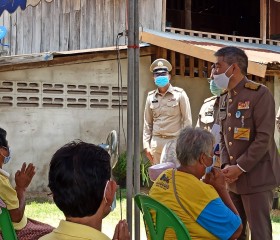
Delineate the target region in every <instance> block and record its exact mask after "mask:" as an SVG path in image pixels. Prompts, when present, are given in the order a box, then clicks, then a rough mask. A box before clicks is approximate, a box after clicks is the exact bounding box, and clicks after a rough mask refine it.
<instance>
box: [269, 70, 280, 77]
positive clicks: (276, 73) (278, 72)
mask: <svg viewBox="0 0 280 240" xmlns="http://www.w3.org/2000/svg"><path fill="white" fill-rule="evenodd" d="M266 76H280V70H266Z"/></svg>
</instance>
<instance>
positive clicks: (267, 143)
mask: <svg viewBox="0 0 280 240" xmlns="http://www.w3.org/2000/svg"><path fill="white" fill-rule="evenodd" d="M215 56H216V57H217V60H216V63H215V72H214V81H215V83H216V84H217V86H218V87H220V88H224V89H227V92H226V93H224V94H222V95H221V97H220V112H219V118H220V125H221V160H222V168H223V170H222V171H223V173H224V175H225V178H226V181H227V183H228V190H229V193H230V197H231V199H232V200H233V202H234V204H235V206H236V208H237V210H238V212H239V214H240V217H241V219H242V223H243V232H242V234H241V236H240V238H238V239H245V238H246V233H245V232H246V222H247V221H248V223H249V227H250V230H251V236H252V239H253V240H264V239H265V240H271V239H272V226H271V220H270V210H271V206H272V201H273V189H274V188H275V187H276V186H278V185H279V184H280V171H279V169H280V156H279V153H278V151H277V147H276V144H275V141H274V128H275V122H274V121H271V119H275V103H274V98H273V96H272V94H271V93H270V91H269V89H268V88H267V87H265V86H264V85H261V84H257V83H255V82H253V81H250V80H248V79H247V78H246V74H247V68H248V57H247V56H246V54H245V52H244V51H242V50H241V49H238V48H236V47H225V48H222V49H220V50H218V51H217V52H216V53H215Z"/></svg>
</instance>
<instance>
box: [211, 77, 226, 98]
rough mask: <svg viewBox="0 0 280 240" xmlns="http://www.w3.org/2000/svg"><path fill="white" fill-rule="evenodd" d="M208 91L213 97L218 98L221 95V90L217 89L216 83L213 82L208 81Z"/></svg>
mask: <svg viewBox="0 0 280 240" xmlns="http://www.w3.org/2000/svg"><path fill="white" fill-rule="evenodd" d="M210 91H211V93H212V94H213V95H215V96H220V95H221V93H222V92H223V89H221V88H219V87H218V86H217V85H216V83H215V82H214V80H211V81H210Z"/></svg>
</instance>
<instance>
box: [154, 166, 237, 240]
mask: <svg viewBox="0 0 280 240" xmlns="http://www.w3.org/2000/svg"><path fill="white" fill-rule="evenodd" d="M172 171H173V170H172V169H168V170H166V171H165V172H163V173H162V174H161V175H160V176H159V177H158V178H157V180H156V181H155V183H154V185H153V186H152V188H151V190H150V194H149V195H150V196H151V197H152V198H154V199H156V200H158V201H159V202H161V203H162V204H164V205H165V206H167V207H169V208H170V209H171V210H173V211H174V212H175V213H176V214H177V215H178V217H179V218H180V219H181V220H182V222H183V223H184V224H185V225H186V227H187V229H188V230H189V233H190V235H191V238H192V239H193V240H195V239H197V240H201V239H203V240H206V239H207V240H210V239H211V240H214V239H229V238H230V237H231V236H232V234H233V233H234V232H235V231H236V230H237V229H238V227H239V226H240V224H241V220H240V218H239V216H237V215H236V214H234V213H233V212H232V211H231V210H230V209H229V208H228V207H227V206H226V205H225V204H224V203H223V201H222V200H221V198H220V197H219V195H218V193H217V192H216V190H215V189H214V188H213V187H212V186H211V185H209V184H205V183H204V182H202V181H200V180H199V179H197V178H196V177H195V176H193V175H191V174H188V173H184V172H180V171H175V175H174V176H175V184H176V192H177V195H178V198H179V199H180V201H181V204H182V205H183V206H184V208H185V209H187V211H188V213H186V212H185V211H184V210H183V209H182V207H181V206H180V204H179V203H178V201H177V199H176V196H175V193H174V189H173V182H174V179H173V176H172ZM164 239H165V240H167V239H168V240H169V239H170V240H171V239H172V240H174V239H176V237H175V236H174V233H172V232H170V230H169V229H167V231H166V235H165V238H164Z"/></svg>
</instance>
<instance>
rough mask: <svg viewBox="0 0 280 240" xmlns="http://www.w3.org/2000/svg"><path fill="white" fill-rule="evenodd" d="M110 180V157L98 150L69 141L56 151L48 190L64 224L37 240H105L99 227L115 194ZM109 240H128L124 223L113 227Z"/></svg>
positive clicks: (85, 144) (102, 150) (128, 235)
mask: <svg viewBox="0 0 280 240" xmlns="http://www.w3.org/2000/svg"><path fill="white" fill-rule="evenodd" d="M110 178H111V164H110V155H109V154H108V152H107V151H106V150H104V149H103V148H102V147H99V146H96V145H94V144H91V143H85V142H82V141H73V142H70V143H68V144H66V145H64V146H63V147H61V148H60V149H58V150H57V151H56V152H55V154H54V155H53V157H52V159H51V162H50V170H49V185H48V186H49V188H50V190H51V192H52V195H53V200H54V202H55V204H56V205H57V207H58V208H59V209H60V210H61V211H62V212H63V213H64V215H65V217H66V220H65V221H64V220H61V221H60V224H59V226H58V228H57V229H55V230H54V231H53V232H52V233H50V234H48V235H46V236H44V237H42V238H40V239H41V240H62V239H68V240H71V239H80V238H82V239H89V240H95V239H96V240H97V239H98V240H107V239H109V238H108V237H107V236H106V235H105V234H103V233H102V232H101V227H102V220H103V218H104V217H106V216H107V215H108V214H109V213H110V211H111V206H112V203H113V201H114V196H115V193H116V190H117V185H116V182H115V181H113V180H110ZM113 239H116V240H117V239H118V240H129V239H130V234H129V232H128V225H127V223H126V221H125V220H123V221H120V222H119V223H118V224H117V226H116V229H115V234H114V236H113Z"/></svg>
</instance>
